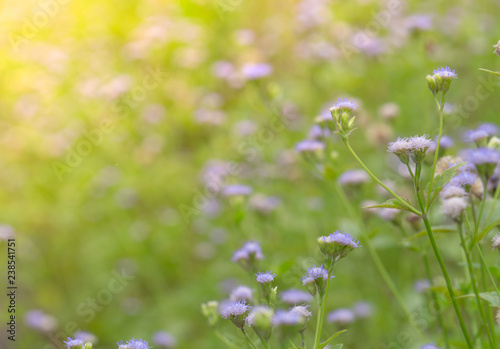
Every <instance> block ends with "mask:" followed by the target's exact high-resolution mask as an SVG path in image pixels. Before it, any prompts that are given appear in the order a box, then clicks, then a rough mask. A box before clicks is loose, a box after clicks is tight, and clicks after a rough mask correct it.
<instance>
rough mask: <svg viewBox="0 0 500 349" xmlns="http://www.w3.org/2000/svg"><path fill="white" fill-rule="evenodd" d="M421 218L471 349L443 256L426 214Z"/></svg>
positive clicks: (471, 345) (470, 342)
mask: <svg viewBox="0 0 500 349" xmlns="http://www.w3.org/2000/svg"><path fill="white" fill-rule="evenodd" d="M422 210H423V208H422ZM422 219H423V221H424V225H425V229H426V230H427V235H428V236H429V240H430V242H431V246H432V250H433V251H434V255H435V256H436V259H437V261H438V263H439V267H440V268H441V272H442V274H443V277H444V279H445V281H446V287H447V288H448V293H449V294H450V298H451V301H452V303H453V308H454V309H455V313H456V314H457V318H458V322H459V324H460V328H461V329H462V333H463V335H464V338H465V341H466V342H467V346H468V348H469V349H473V348H474V346H473V344H472V341H471V339H470V336H469V333H468V332H467V327H466V326H465V321H464V318H463V316H462V312H461V311H460V307H459V305H458V302H457V298H456V297H455V292H454V291H453V285H452V284H451V281H450V277H449V275H448V271H447V270H446V265H445V264H444V261H443V258H442V257H441V253H440V252H439V248H438V246H437V243H436V239H435V238H434V233H433V232H432V228H431V224H430V222H429V219H428V218H427V216H423V217H422Z"/></svg>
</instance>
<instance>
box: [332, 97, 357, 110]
mask: <svg viewBox="0 0 500 349" xmlns="http://www.w3.org/2000/svg"><path fill="white" fill-rule="evenodd" d="M357 107H358V104H357V103H356V102H355V101H354V100H352V99H349V98H339V99H338V100H337V102H335V104H334V105H333V107H332V109H333V110H338V111H341V112H343V111H347V112H352V111H354V110H355V109H356V108H357Z"/></svg>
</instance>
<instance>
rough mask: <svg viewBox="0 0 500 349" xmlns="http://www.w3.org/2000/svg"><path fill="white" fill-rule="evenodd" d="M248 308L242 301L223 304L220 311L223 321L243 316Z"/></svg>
mask: <svg viewBox="0 0 500 349" xmlns="http://www.w3.org/2000/svg"><path fill="white" fill-rule="evenodd" d="M249 308H250V307H249V306H248V305H246V302H245V301H243V300H238V301H234V302H229V303H226V304H223V305H222V306H221V309H220V313H221V316H222V317H223V318H224V319H230V318H231V319H235V318H237V317H238V316H241V315H244V314H245V313H246V312H247V311H248V309H249Z"/></svg>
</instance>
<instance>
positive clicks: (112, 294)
mask: <svg viewBox="0 0 500 349" xmlns="http://www.w3.org/2000/svg"><path fill="white" fill-rule="evenodd" d="M499 11H500V3H498V2H494V1H489V0H474V1H472V0H457V1H448V0H446V1H402V0H401V1H399V0H389V1H382V0H353V1H330V0H303V1H297V0H292V1H282V0H276V1H248V0H209V1H208V0H192V1H188V0H186V1H170V0H163V1H160V0H156V1H155V0H150V1H147V0H144V1H135V0H127V1H118V0H108V1H95V0H88V1H76V0H64V1H63V0H60V1H57V0H37V1H22V2H12V1H2V3H1V12H0V23H2V25H1V26H0V34H1V35H0V49H1V57H2V59H1V63H0V70H1V84H0V110H1V116H0V144H1V149H2V151H1V152H0V168H1V171H0V200H1V202H2V209H1V210H0V220H1V223H2V224H3V226H2V227H1V229H0V230H1V234H2V237H4V238H5V237H6V236H11V235H15V236H16V239H17V250H18V252H17V256H18V286H19V291H18V292H19V298H18V314H17V315H18V325H19V328H18V334H17V335H18V338H17V342H16V344H17V345H18V347H19V348H35V347H36V348H51V347H56V343H57V342H58V340H59V339H63V338H66V337H68V336H72V335H73V334H74V332H75V331H76V330H78V329H79V330H84V331H89V332H91V333H93V334H94V335H95V336H97V338H98V339H99V344H98V345H97V346H96V347H97V348H103V349H108V348H115V347H116V344H115V343H116V342H117V341H118V340H121V339H123V340H127V339H130V338H132V337H135V338H144V339H147V340H149V341H150V344H152V338H153V335H154V334H155V333H156V332H157V331H166V332H168V333H169V334H171V335H172V336H173V337H175V339H176V342H177V343H176V347H178V348H221V347H224V344H223V343H222V342H221V341H220V339H219V338H217V336H216V334H215V333H214V331H213V329H211V328H210V327H209V326H208V324H207V321H206V319H205V318H204V317H203V316H202V314H201V310H200V305H201V303H203V302H207V301H210V300H220V299H224V298H227V296H228V292H229V290H230V289H231V288H232V287H234V286H235V285H238V284H246V285H251V286H252V287H254V288H255V289H256V291H258V288H257V287H256V286H257V285H255V283H253V280H252V279H251V278H250V277H249V276H248V274H246V273H245V272H244V271H243V270H242V269H241V267H240V266H238V265H237V264H236V263H233V262H231V257H232V254H233V251H234V250H236V249H237V248H239V247H241V245H242V244H243V243H244V242H245V241H246V240H249V239H251V240H257V241H260V242H261V245H262V248H263V252H264V254H265V256H266V258H265V260H264V261H263V262H262V268H263V269H271V270H273V271H275V272H276V273H278V275H283V277H278V278H277V284H278V286H279V288H280V289H285V288H292V287H294V288H300V287H301V286H300V281H299V277H300V275H301V273H302V271H303V268H304V267H307V266H308V264H312V263H313V262H314V258H315V257H318V254H317V250H316V237H318V236H319V235H325V234H328V233H329V232H330V231H332V230H334V229H343V230H345V231H348V232H350V233H352V234H353V235H355V236H358V237H359V232H357V230H356V229H357V228H356V227H357V225H356V224H355V222H353V221H352V219H351V218H349V216H348V214H347V212H346V209H345V207H343V205H342V204H341V203H340V200H339V198H338V196H337V194H336V192H335V190H334V186H333V184H332V182H328V181H325V180H322V179H320V178H319V177H318V176H316V175H315V174H314V169H313V166H311V164H309V163H308V162H307V161H304V160H303V159H302V158H301V157H300V156H299V154H297V153H296V152H295V151H294V146H295V144H296V143H297V142H299V141H300V140H302V139H304V138H307V137H308V132H309V130H310V129H311V127H312V126H313V124H314V120H315V118H317V117H318V116H321V115H324V113H325V110H328V109H327V108H328V107H329V106H331V104H332V103H333V101H335V100H336V99H337V98H338V97H345V96H350V97H353V98H356V100H357V101H358V103H359V104H360V108H359V112H358V115H359V116H358V120H357V123H358V129H357V130H356V131H355V132H354V134H353V135H352V143H353V145H354V146H355V147H356V149H357V150H358V151H359V153H360V154H361V156H362V157H363V159H365V160H366V162H367V163H368V164H369V165H370V166H372V167H373V168H374V169H375V171H376V172H377V173H378V174H380V175H381V176H382V177H384V178H386V179H391V180H392V181H393V182H396V183H397V182H398V181H401V180H402V179H401V178H402V177H401V176H400V175H399V174H398V169H397V168H396V167H397V166H396V165H397V164H396V162H395V159H392V158H391V157H389V156H387V155H386V144H387V142H389V141H391V140H393V139H395V138H396V137H397V136H408V135H414V134H423V133H428V134H430V135H431V136H433V135H434V134H435V129H436V126H437V121H438V119H437V115H436V111H435V105H434V101H433V100H432V96H431V94H430V93H429V91H428V89H427V87H426V83H425V79H424V77H425V75H426V74H429V73H431V72H432V70H433V69H435V68H437V67H438V66H450V67H452V68H453V69H456V72H457V74H458V76H459V78H458V79H457V80H456V81H455V82H454V83H453V86H452V90H451V91H450V92H449V93H448V99H447V101H448V103H449V104H448V105H447V118H446V125H445V133H446V134H448V135H449V136H451V137H453V138H454V139H455V140H456V141H459V140H460V137H461V132H462V130H463V128H464V127H467V126H476V125H477V124H479V123H480V122H485V121H495V120H498V115H499V114H498V108H499V102H498V100H499V99H498V98H499V96H500V91H498V89H499V86H498V81H495V80H492V78H491V77H489V76H488V75H487V74H485V73H482V72H480V71H478V68H488V69H493V70H495V69H497V70H498V67H499V64H500V58H499V57H497V56H495V55H494V54H493V48H492V45H493V44H496V42H497V41H498V40H499V39H500V31H499V27H498V14H499ZM255 64H261V65H255ZM478 86H479V87H478ZM480 86H487V87H486V89H485V88H482V87H480ZM478 89H480V93H482V95H481V97H479V96H478ZM485 91H487V92H485ZM483 97H484V98H483ZM388 103H389V104H388ZM325 108H326V109H325ZM464 110H465V111H464ZM280 120H281V121H280ZM283 120H284V121H283ZM336 144H337V146H338V149H335V153H334V154H333V155H334V157H335V159H336V164H337V166H338V167H336V171H337V172H338V173H340V172H342V171H344V170H347V169H354V168H357V167H356V164H355V163H354V161H353V160H352V158H351V157H350V156H349V155H348V154H347V153H346V152H345V149H344V148H343V146H342V144H341V142H338V140H337V141H336ZM228 162H229V163H233V164H237V170H235V171H234V173H231V175H229V176H222V182H220V183H222V184H220V185H219V184H217V183H215V182H214V181H213V178H215V177H213V174H214V173H217V171H218V169H220V168H221V167H222V168H224V166H226V168H227V163H228ZM214 183H215V184H214ZM229 184H243V185H247V186H249V187H251V188H252V189H253V192H252V195H251V196H250V197H249V198H247V199H245V200H243V202H235V200H233V199H229V198H226V197H225V196H224V194H223V193H218V192H217V193H215V194H213V195H211V194H210V195H207V193H212V192H211V191H206V187H209V188H210V187H211V186H212V188H214V187H215V188H218V189H222V187H224V186H226V185H229ZM214 191H217V190H214ZM349 194H350V195H351V196H352V199H353V200H355V202H358V203H359V202H360V201H361V200H362V199H374V200H383V195H382V194H380V193H379V191H377V190H376V188H375V186H374V185H373V183H372V184H368V185H366V186H365V187H364V188H363V190H362V192H359V191H358V192H352V193H349ZM370 231H371V232H372V235H373V241H374V244H375V245H376V246H377V248H378V250H379V252H380V254H381V255H382V257H383V260H384V263H385V264H386V265H387V267H388V269H389V271H390V272H391V275H392V276H393V278H394V279H395V282H396V284H397V285H398V287H399V288H400V290H401V292H402V294H403V295H404V297H405V300H406V301H407V302H408V304H409V305H410V306H411V307H412V309H418V308H419V307H421V305H422V304H424V302H425V300H426V298H425V297H426V295H422V294H419V293H418V292H417V291H416V290H415V289H414V283H415V282H416V281H418V280H419V279H422V278H423V274H422V272H421V271H422V266H421V265H420V264H419V262H418V261H419V260H418V259H416V258H413V259H412V258H410V257H408V256H409V253H410V252H408V251H406V250H403V249H402V248H401V245H400V243H399V242H400V240H401V236H400V235H399V233H398V232H397V231H396V230H395V228H394V226H393V225H392V224H390V223H388V222H385V221H384V220H383V219H380V218H378V217H375V218H373V219H372V220H371V223H370ZM443 239H446V237H444V238H443ZM0 245H1V246H2V250H5V249H6V247H5V246H6V244H5V241H0ZM450 248H451V247H450ZM450 253H453V251H451V252H450ZM4 259H5V258H4V257H2V260H4ZM2 265H4V263H3V262H2ZM455 267H456V268H457V269H458V268H460V267H459V266H458V265H455ZM451 268H453V266H451ZM5 274H6V273H5V268H3V267H2V271H1V273H0V276H1V278H2V285H4V281H3V280H5V279H6V277H5ZM117 275H121V276H117ZM127 278H128V279H127ZM121 286H122V287H121ZM331 294H332V296H331V297H330V302H329V306H328V307H329V309H330V310H333V309H337V308H350V307H353V306H354V305H355V304H356V303H358V302H368V303H369V304H370V305H371V307H372V314H371V316H370V317H368V318H366V319H361V320H359V321H355V322H354V323H352V324H350V325H349V326H348V329H349V331H348V332H347V333H346V334H344V335H342V341H343V343H345V346H344V347H347V348H378V347H379V346H380V345H382V343H390V342H391V341H393V340H395V338H397V336H398V335H400V334H401V332H402V331H404V330H405V329H406V328H407V325H406V321H405V319H404V317H403V315H402V313H401V311H400V309H399V308H398V306H397V304H396V303H395V302H394V300H393V298H392V295H391V293H390V292H389V291H388V289H387V288H386V287H385V285H384V284H383V283H382V282H381V279H380V276H379V274H378V273H377V271H376V269H375V268H374V266H373V263H372V262H371V259H370V258H369V256H368V253H367V251H366V250H363V249H362V248H361V249H358V250H357V251H356V252H355V253H353V254H351V256H350V257H349V258H348V259H346V260H345V261H343V262H342V263H341V266H339V268H338V269H337V278H336V280H335V283H334V287H333V289H332V293H331ZM0 299H1V300H0V302H1V303H0V305H1V307H2V314H4V315H3V316H2V324H4V323H5V320H6V318H7V316H6V312H5V311H4V309H5V308H6V301H7V300H6V297H0ZM92 299H96V302H97V303H92V302H93V301H92ZM92 304H93V305H92ZM4 305H5V306H4ZM34 311H35V312H34ZM449 315H450V319H452V318H453V317H452V316H453V314H451V313H450V314H449ZM2 326H5V325H0V327H2ZM326 326H327V329H326V330H325V331H328V332H332V331H335V330H338V329H340V328H343V327H342V326H339V325H337V324H327V325H326ZM233 327H234V326H233V325H231V324H230V323H227V324H224V323H223V324H221V331H222V333H231V335H232V336H236V337H238V334H237V333H236V330H235V329H234V328H233ZM344 327H345V326H344ZM433 331H434V330H433V329H432V328H429V329H428V333H429V334H430V335H431V337H432V334H433V333H435V332H433ZM2 332H4V331H3V330H2ZM0 345H1V346H2V347H5V346H6V345H7V342H6V340H5V338H4V333H3V334H2V339H1V340H0ZM155 347H158V346H155ZM408 347H411V346H408Z"/></svg>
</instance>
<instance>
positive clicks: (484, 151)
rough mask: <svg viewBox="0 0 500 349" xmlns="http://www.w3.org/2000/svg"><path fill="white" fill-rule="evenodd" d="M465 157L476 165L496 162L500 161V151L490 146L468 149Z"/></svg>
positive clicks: (464, 154)
mask: <svg viewBox="0 0 500 349" xmlns="http://www.w3.org/2000/svg"><path fill="white" fill-rule="evenodd" d="M463 157H464V158H465V159H466V160H467V161H469V162H470V163H472V164H474V165H476V166H477V165H485V164H496V163H498V162H499V161H500V153H499V152H498V151H496V150H493V149H490V148H476V149H467V150H465V151H464V152H463Z"/></svg>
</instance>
